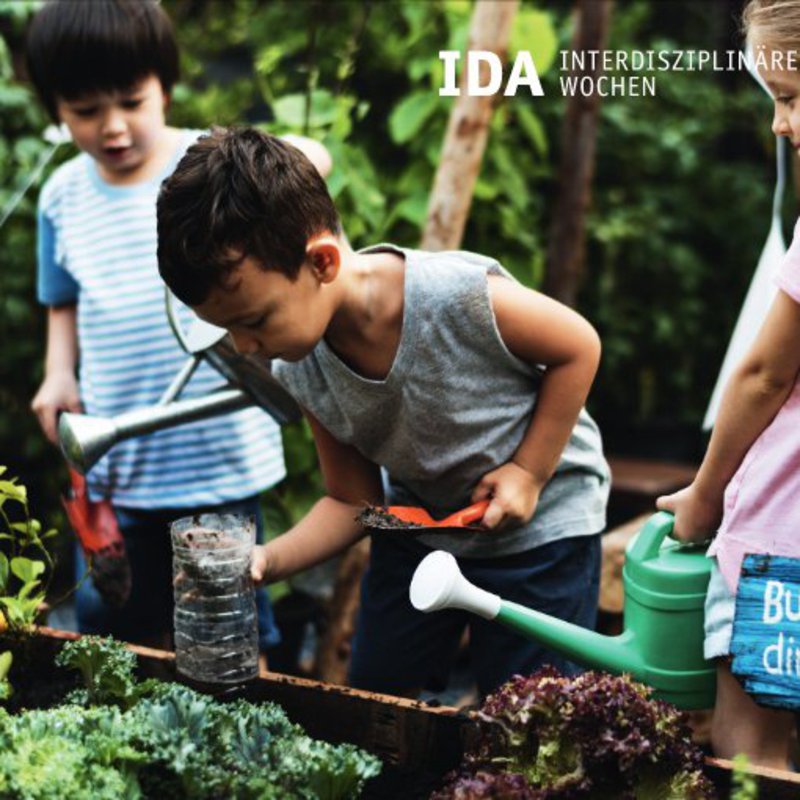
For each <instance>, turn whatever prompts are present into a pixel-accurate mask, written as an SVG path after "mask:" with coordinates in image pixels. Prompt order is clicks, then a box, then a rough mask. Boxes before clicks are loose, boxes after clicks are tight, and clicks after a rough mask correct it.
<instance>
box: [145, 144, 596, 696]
mask: <svg viewBox="0 0 800 800" xmlns="http://www.w3.org/2000/svg"><path fill="white" fill-rule="evenodd" d="M158 230H159V249H158V257H159V268H160V270H161V275H162V277H163V278H164V280H165V281H166V283H167V284H168V285H169V286H170V288H171V289H172V291H173V292H174V293H175V294H176V295H177V296H178V297H179V298H180V299H181V300H182V301H184V302H185V303H187V304H188V305H190V306H192V307H193V308H194V310H195V311H196V313H197V314H198V315H199V316H200V317H202V318H203V319H206V320H207V321H209V322H211V323H213V324H215V325H219V326H222V327H225V328H227V329H228V331H229V332H230V334H231V336H232V338H233V340H234V343H235V344H236V347H237V349H238V350H240V351H241V352H244V353H250V354H258V355H262V356H263V357H265V358H268V359H273V360H274V365H273V369H274V373H275V375H276V376H277V378H278V379H279V380H280V381H281V383H282V384H283V385H284V386H285V387H286V388H287V389H288V390H289V391H290V392H291V393H292V394H293V395H294V397H295V398H296V399H297V401H298V402H299V404H300V405H301V406H302V407H303V409H304V411H305V413H306V416H307V419H308V421H309V424H310V426H311V429H312V431H313V433H314V438H315V442H316V445H317V451H318V454H319V458H320V464H321V467H322V472H323V476H324V479H325V486H326V491H327V494H326V495H325V496H324V497H323V498H322V499H321V500H319V501H318V502H317V503H316V504H315V505H314V507H313V508H312V509H311V510H310V511H309V513H308V514H307V515H306V516H305V517H304V518H303V519H302V520H301V521H300V522H299V523H298V524H297V525H295V526H294V527H293V528H292V529H291V530H290V531H288V532H286V533H285V534H284V535H283V536H280V537H278V538H277V539H275V540H274V541H272V542H270V543H269V544H267V545H266V546H264V547H258V548H256V550H255V552H254V554H253V572H254V576H255V577H256V579H257V580H259V581H274V580H280V579H282V578H284V577H286V576H288V575H291V574H293V573H295V572H298V571H300V570H303V569H306V568H308V567H310V566H312V565H313V564H316V563H318V562H320V561H322V560H324V559H327V558H330V557H331V556H333V555H335V554H336V553H339V552H341V551H342V550H343V549H345V548H346V547H348V546H349V545H350V544H352V543H353V542H355V541H356V540H357V539H359V538H360V537H361V536H363V535H364V531H363V530H362V529H361V528H360V525H359V524H358V523H357V522H356V520H355V518H356V516H357V515H358V513H359V511H361V510H362V508H363V506H364V504H365V503H370V504H383V503H384V502H389V503H392V504H399V505H419V506H423V507H424V508H426V509H427V510H428V511H429V512H430V513H431V514H432V515H433V516H434V517H441V516H443V515H446V514H448V513H450V512H452V511H455V510H457V509H459V508H462V507H464V506H466V505H468V504H469V503H471V502H475V501H477V500H482V499H486V500H488V501H489V505H488V508H487V510H486V512H485V514H484V516H483V520H482V523H483V525H484V526H485V528H486V530H485V531H480V532H471V533H465V534H456V533H449V534H445V533H443V534H427V535H424V536H420V537H419V538H415V539H413V540H412V539H411V538H410V537H408V536H407V535H404V534H401V533H397V534H376V535H375V536H374V537H373V543H372V553H371V562H370V567H369V570H368V573H367V575H366V576H365V579H364V583H363V587H362V604H361V613H360V618H359V623H358V629H357V632H356V637H355V641H354V650H353V660H352V665H351V682H352V683H353V684H354V685H357V686H361V687H363V688H369V689H373V690H379V691H389V692H402V693H408V692H413V691H415V690H418V689H421V688H423V687H425V686H428V685H431V683H432V682H435V681H436V680H437V679H440V678H443V677H444V674H445V673H446V671H447V667H448V666H449V664H450V663H451V662H452V659H453V656H454V654H455V652H456V650H457V646H458V642H459V639H460V637H461V634H462V633H463V630H464V627H465V625H466V624H467V623H469V625H470V632H471V639H470V642H471V654H472V659H473V666H474V669H475V673H476V677H477V681H478V685H479V688H480V690H481V692H483V693H486V692H489V691H491V690H492V689H493V688H495V687H496V686H497V685H498V684H499V683H501V682H502V681H504V680H506V679H507V678H508V677H510V676H511V675H512V674H514V673H517V672H523V673H525V672H531V671H533V670H534V669H536V668H537V667H538V666H540V665H541V664H542V663H545V662H549V663H553V664H555V665H556V666H558V667H560V668H561V669H563V670H568V671H571V670H572V665H570V664H568V663H566V662H564V660H563V659H562V658H560V657H559V656H557V655H556V654H554V653H552V652H550V651H546V650H544V649H543V648H541V647H540V646H538V645H537V644H535V643H533V642H529V641H526V640H525V639H522V638H521V637H519V636H518V635H517V634H514V633H511V632H509V631H506V630H505V629H503V628H501V627H500V626H496V625H491V624H488V623H486V622H485V621H482V620H476V619H470V620H468V619H467V618H466V616H465V614H463V613H462V612H457V611H447V612H443V613H440V614H435V615H431V616H426V615H423V614H421V613H419V612H416V611H415V610H414V609H413V608H412V607H411V605H410V602H409V600H408V585H409V582H410V578H411V575H412V573H413V571H414V569H415V567H416V566H417V564H418V563H419V561H420V560H421V559H422V558H423V557H424V555H425V554H426V553H428V552H430V550H431V549H445V550H448V551H450V552H452V553H453V554H455V555H456V556H457V557H458V558H459V560H460V563H461V566H462V569H463V571H464V572H465V574H466V575H467V577H468V578H470V579H471V580H474V581H475V582H476V583H478V584H479V585H481V586H483V587H484V588H486V589H488V590H490V591H494V592H497V593H499V594H501V595H502V596H504V597H506V598H507V599H509V600H513V601H514V602H518V603H522V604H524V605H527V606H530V607H533V608H538V609H539V610H542V611H544V612H545V613H550V614H555V615H557V616H559V617H561V618H563V619H568V620H570V621H572V622H576V623H578V624H583V625H586V626H592V625H593V624H594V618H595V613H596V605H597V591H598V583H599V567H600V558H599V552H600V545H599V532H600V531H601V530H602V529H603V528H604V526H605V506H606V501H607V497H608V489H609V471H608V466H607V464H606V462H605V459H604V458H603V454H602V445H601V440H600V434H599V432H598V430H597V426H596V425H595V423H594V421H593V420H592V419H591V417H589V415H588V414H587V413H586V411H585V410H584V408H583V405H584V402H585V400H586V396H587V394H588V391H589V387H590V386H591V383H592V381H593V379H594V375H595V372H596V370H597V364H598V360H599V351H600V347H599V342H598V339H597V335H596V334H595V332H594V331H593V329H592V328H591V326H590V325H589V324H588V323H587V322H586V321H585V320H584V319H582V318H581V317H580V316H579V315H578V314H576V313H574V312H573V311H571V310H570V309H568V308H566V307H564V306H562V305H560V304H558V303H556V302H555V301H553V300H550V299H548V298H547V297H545V296H543V295H541V294H539V293H537V292H534V291H532V290H530V289H527V288H525V287H523V286H522V285H520V284H519V283H517V282H516V281H515V280H514V279H513V278H512V277H511V276H510V275H509V274H508V273H507V272H506V271H505V270H504V269H503V268H502V267H501V266H500V264H498V262H497V261H495V260H494V259H491V258H486V257H484V256H479V255H476V254H473V253H467V252H445V253H426V252H422V251H416V250H408V249H403V248H399V247H395V246H393V245H380V246H377V247H373V248H368V249H366V250H361V251H358V252H354V251H353V250H352V249H351V248H350V247H349V245H348V243H347V239H346V238H345V236H344V233H343V232H342V229H341V225H340V222H339V218H338V214H337V212H336V209H335V207H334V205H333V202H332V201H331V199H330V196H329V195H328V191H327V188H326V186H325V183H324V181H322V180H321V179H320V178H319V175H318V174H317V172H316V170H315V169H314V168H313V167H312V166H311V164H310V162H308V160H307V159H306V158H305V156H303V155H302V154H301V153H300V152H299V151H298V150H296V149H295V148H293V147H292V146H291V145H288V144H286V143H285V142H282V141H281V140H279V139H276V138H274V137H271V136H269V135H267V134H264V133H262V132H259V131H256V130H254V129H238V130H229V131H225V130H217V131H215V132H214V133H213V134H212V135H211V136H208V137H204V138H201V139H200V140H199V141H198V142H197V143H196V144H195V145H193V146H192V147H190V148H189V150H188V151H187V154H186V155H185V156H184V158H183V159H182V160H181V162H180V163H179V165H178V167H177V169H176V170H175V172H174V174H173V175H172V177H170V178H169V179H168V180H167V181H165V182H164V184H163V186H162V190H161V194H160V196H159V200H158ZM381 468H383V469H384V470H385V474H386V481H385V488H386V492H385V491H384V482H383V481H382V476H381ZM387 495H388V496H387Z"/></svg>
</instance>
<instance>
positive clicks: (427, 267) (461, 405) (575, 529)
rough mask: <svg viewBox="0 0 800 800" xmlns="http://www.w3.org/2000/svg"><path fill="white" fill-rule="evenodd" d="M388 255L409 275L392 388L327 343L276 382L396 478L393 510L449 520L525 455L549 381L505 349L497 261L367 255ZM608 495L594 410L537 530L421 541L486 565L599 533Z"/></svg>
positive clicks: (279, 368) (470, 256)
mask: <svg viewBox="0 0 800 800" xmlns="http://www.w3.org/2000/svg"><path fill="white" fill-rule="evenodd" d="M386 250H389V251H391V252H395V253H397V254H398V255H400V256H402V257H404V258H405V262H406V268H405V302H404V307H403V324H402V332H401V337H400V343H399V346H398V349H397V354H396V356H395V359H394V363H393V364H392V367H391V370H390V371H389V374H388V375H387V376H386V377H385V379H384V380H371V379H368V378H364V377H362V376H361V375H359V374H357V373H355V372H354V371H353V370H352V369H350V368H349V367H348V366H347V365H346V364H345V363H344V362H343V361H342V360H341V359H340V358H339V357H338V356H337V355H336V353H335V352H334V351H333V350H332V349H331V348H330V347H329V346H328V344H327V343H326V342H325V340H324V339H323V340H321V341H320V342H319V344H318V345H317V346H316V348H315V349H314V350H313V351H312V352H311V353H310V354H309V355H308V356H306V357H305V358H304V359H302V361H299V362H297V363H288V362H283V361H276V362H275V364H274V370H275V375H276V377H277V378H278V380H280V381H281V382H282V383H283V385H284V386H285V387H286V388H287V390H288V391H290V392H291V393H292V394H293V395H294V396H295V398H296V399H297V401H298V402H299V403H300V405H302V406H304V407H305V408H306V409H308V411H310V412H311V413H312V414H313V415H314V416H315V417H316V418H317V419H318V420H319V421H320V422H321V423H322V424H323V425H324V426H325V427H326V428H327V429H328V431H329V432H330V433H331V434H332V435H333V436H334V437H335V438H336V439H338V440H339V441H340V442H343V443H345V444H349V445H352V446H354V447H355V448H356V449H357V450H359V451H360V452H361V453H362V454H363V455H364V456H366V457H367V458H368V459H369V460H371V461H373V462H374V463H375V464H378V465H380V466H381V467H384V468H385V470H386V476H387V480H386V483H387V488H388V497H387V500H388V502H389V503H392V504H396V505H415V506H423V507H424V508H426V509H427V510H428V511H429V512H430V513H431V514H432V515H433V516H434V517H436V518H439V517H441V516H444V515H446V514H448V513H450V512H452V511H456V510H458V509H460V508H463V507H464V506H466V505H469V503H470V496H471V493H472V490H473V489H474V487H475V485H476V484H477V483H478V481H479V480H480V479H481V477H482V476H483V475H485V474H486V473H487V472H489V471H490V470H492V469H495V468H496V467H498V466H500V465H501V464H504V463H506V462H507V461H509V459H510V458H511V456H512V455H513V454H514V452H515V451H516V449H517V447H518V446H519V444H520V442H521V441H522V438H523V436H524V434H525V432H526V430H527V428H528V424H529V422H530V419H531V414H532V413H533V410H534V406H535V405H536V397H537V388H538V386H539V383H540V381H541V375H542V370H541V369H536V368H533V367H531V366H530V365H528V364H526V363H525V362H523V361H521V360H520V359H518V358H516V357H515V356H514V355H512V354H511V352H510V351H509V350H508V348H507V347H506V346H505V344H504V343H503V341H502V339H501V338H500V334H499V332H498V330H497V325H496V323H495V318H494V313H493V311H492V308H491V303H490V299H489V291H488V283H487V274H488V275H503V276H505V277H507V278H509V279H510V280H514V279H513V278H512V277H511V275H510V274H509V273H508V272H506V271H505V270H504V269H503V268H502V267H501V266H500V264H499V263H498V262H497V261H495V260H494V259H491V258H487V257H485V256H480V255H477V254H475V253H468V252H465V251H451V252H440V253H428V252H423V251H420V250H407V249H403V248H399V247H395V246H393V245H379V246H377V247H371V248H369V249H367V250H364V251H362V252H365V253H367V252H378V251H386ZM609 484H610V474H609V469H608V465H607V464H606V461H605V459H604V458H603V452H602V444H601V439H600V433H599V431H598V428H597V425H596V424H595V422H594V421H593V420H592V419H591V417H590V416H589V415H588V413H586V411H585V410H583V411H581V414H580V417H579V419H578V422H577V424H576V425H575V429H574V430H573V432H572V436H571V437H570V440H569V442H568V443H567V446H566V448H565V449H564V453H563V454H562V456H561V461H560V462H559V464H558V467H557V469H556V472H555V474H554V475H553V477H552V478H551V479H550V481H549V482H548V483H547V485H546V486H545V488H544V490H543V491H542V493H541V496H540V499H539V505H538V507H537V510H536V513H535V514H534V516H533V519H532V520H531V521H530V522H529V523H527V524H526V525H522V526H519V527H516V528H512V529H509V530H507V531H503V532H499V533H492V532H487V533H469V534H446V533H432V534H426V535H425V536H422V537H420V539H421V540H422V541H423V542H425V543H426V544H428V545H429V546H431V547H437V548H442V549H445V550H449V551H450V552H451V553H454V554H455V555H458V556H465V557H473V558H486V557H493V556H503V555H510V554H513V553H519V552H522V551H524V550H529V549H531V548H534V547H537V546H539V545H542V544H545V543H547V542H551V541H554V540H556V539H561V538H566V537H570V536H585V535H589V534H594V533H598V532H599V531H601V530H602V529H603V528H604V527H605V509H606V502H607V500H608V491H609ZM321 535H322V532H321Z"/></svg>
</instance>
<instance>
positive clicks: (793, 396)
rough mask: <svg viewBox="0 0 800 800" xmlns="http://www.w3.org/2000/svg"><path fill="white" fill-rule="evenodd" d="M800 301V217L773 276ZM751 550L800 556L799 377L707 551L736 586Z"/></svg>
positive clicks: (731, 489) (737, 483)
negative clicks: (743, 564) (714, 557)
mask: <svg viewBox="0 0 800 800" xmlns="http://www.w3.org/2000/svg"><path fill="white" fill-rule="evenodd" d="M775 282H776V283H777V285H778V288H779V289H780V290H781V291H783V292H785V293H786V294H787V295H789V297H791V298H792V300H794V301H795V302H796V303H800V220H798V222H797V225H796V226H795V229H794V238H793V239H792V243H791V245H790V247H789V250H788V252H787V253H786V255H785V256H784V259H783V262H782V263H781V266H780V268H779V270H778V273H777V275H776V277H775ZM797 346H798V347H800V342H798V343H797ZM747 553H770V554H772V555H779V556H793V557H800V381H797V380H796V381H795V384H794V386H793V387H792V391H791V393H790V394H789V396H788V397H787V398H786V402H785V403H784V404H783V406H781V409H780V411H778V414H777V416H776V417H775V419H774V420H772V422H771V423H770V424H769V425H768V426H767V427H766V428H765V429H764V431H763V432H762V433H761V435H760V436H759V437H758V439H756V441H755V442H753V444H752V446H751V447H750V450H749V451H748V452H747V455H746V456H745V457H744V460H743V461H742V463H741V465H740V466H739V469H738V470H737V472H736V474H735V475H734V476H733V478H731V481H730V483H729V484H728V486H727V488H726V490H725V503H724V512H723V518H722V525H721V526H720V530H719V533H718V534H717V537H716V539H714V541H713V543H712V545H711V547H710V548H709V551H708V554H709V555H715V556H716V557H717V561H718V563H719V568H720V571H721V572H722V575H723V577H724V578H725V582H726V583H727V584H728V587H729V588H730V589H731V591H733V592H735V591H736V586H737V584H738V582H739V572H740V570H741V566H742V559H743V558H744V556H745V554H747Z"/></svg>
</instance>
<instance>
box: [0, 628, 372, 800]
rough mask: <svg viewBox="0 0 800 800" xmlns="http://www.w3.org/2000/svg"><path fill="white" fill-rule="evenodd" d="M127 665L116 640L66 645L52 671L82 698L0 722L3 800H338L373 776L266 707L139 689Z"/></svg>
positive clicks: (359, 761)
mask: <svg viewBox="0 0 800 800" xmlns="http://www.w3.org/2000/svg"><path fill="white" fill-rule="evenodd" d="M134 660H135V659H134V657H133V654H132V653H131V652H129V651H128V650H127V649H126V648H125V647H124V645H122V644H120V643H119V642H115V641H113V640H112V639H99V638H97V637H84V638H83V639H81V640H78V641H75V642H69V643H67V644H66V645H65V646H64V648H63V650H62V653H61V654H60V655H59V656H58V659H57V663H58V664H60V665H61V666H65V667H68V668H70V669H75V670H77V671H79V672H80V673H81V676H82V678H83V681H84V685H85V687H86V689H87V690H88V691H86V692H84V693H83V694H76V693H73V694H72V695H70V696H69V697H68V698H67V702H66V704H65V705H62V706H59V707H57V708H54V709H51V710H49V711H27V712H24V713H22V714H20V715H18V716H16V717H11V716H9V715H8V714H4V713H0V749H2V751H3V753H4V758H3V759H2V763H0V796H15V797H17V796H18V797H36V798H37V799H39V798H41V799H42V800H49V798H61V797H65V796H67V797H79V796H91V797H93V798H94V797H100V798H106V797H108V798H112V797H124V798H137V797H141V796H145V797H175V798H209V800H210V799H211V798H219V797H238V798H245V799H246V798H253V800H255V798H268V799H269V798H274V799H275V800H282V798H286V797H292V798H298V800H312V799H313V800H340V799H341V800H344V798H353V797H356V796H357V795H358V793H359V791H360V790H361V787H362V786H363V784H364V782H365V781H366V780H368V779H369V778H371V777H373V776H375V775H377V774H378V772H379V771H380V761H379V760H378V759H377V758H374V757H373V756H371V755H369V754H367V753H365V752H363V751H361V750H359V749H358V748H356V747H354V746H352V745H347V744H344V745H332V744H328V743H327V742H320V741H316V740H314V739H311V738H310V737H308V736H307V735H306V734H305V732H304V731H303V730H302V728H300V726H298V725H295V724H294V723H292V722H291V721H290V720H289V719H288V718H287V717H286V715H285V713H284V712H283V710H282V709H281V708H280V707H279V706H278V705H276V704H274V703H265V704H261V705H254V704H252V703H247V702H245V701H243V700H238V701H236V702H233V703H227V704H221V703H218V702H216V701H214V700H213V699H211V698H209V697H207V696H205V695H202V694H199V693H197V692H194V691H192V690H191V689H188V688H186V687H184V686H180V685H178V684H174V683H162V682H158V681H144V682H141V683H137V682H136V680H135V678H134V676H133V663H134ZM75 700H79V701H80V702H79V703H77V704H76V703H75ZM62 772H68V773H69V774H62ZM95 781H96V785H95V783H94V782H95ZM65 787H68V788H69V791H66V790H65ZM115 793H116V794H115Z"/></svg>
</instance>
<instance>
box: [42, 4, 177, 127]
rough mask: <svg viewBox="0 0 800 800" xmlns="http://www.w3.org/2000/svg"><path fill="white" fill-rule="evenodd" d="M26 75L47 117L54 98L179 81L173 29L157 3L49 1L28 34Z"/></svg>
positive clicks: (164, 85) (167, 85)
mask: <svg viewBox="0 0 800 800" xmlns="http://www.w3.org/2000/svg"><path fill="white" fill-rule="evenodd" d="M26 61H27V67H28V75H29V76H30V79H31V81H32V82H33V85H34V86H35V87H36V91H37V93H38V95H39V97H40V99H41V101H42V103H43V104H44V106H45V108H46V109H47V112H48V113H49V114H50V116H51V117H52V118H53V119H54V120H55V121H58V112H57V109H56V102H57V100H58V98H64V99H65V100H75V99H77V98H79V97H80V96H81V95H84V94H87V93H90V92H109V91H114V90H116V91H121V90H125V89H129V88H130V87H131V86H133V85H134V84H135V83H136V82H137V81H139V80H141V79H142V78H146V77H147V76H148V75H152V74H155V75H157V76H158V78H159V80H160V81H161V87H162V89H163V90H164V92H165V93H167V94H168V93H169V92H171V91H172V87H173V86H174V85H175V82H176V81H177V80H178V76H179V65H178V45H177V43H176V41H175V33H174V31H173V28H172V23H171V22H170V19H169V17H168V16H167V14H166V12H165V11H164V10H163V9H162V8H161V7H160V6H159V5H158V3H157V2H156V0H49V2H48V3H47V4H46V5H45V6H44V7H43V8H42V10H41V11H40V12H39V13H38V14H37V15H36V16H35V17H34V19H33V22H31V26H30V29H29V30H28V37H27V47H26Z"/></svg>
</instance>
